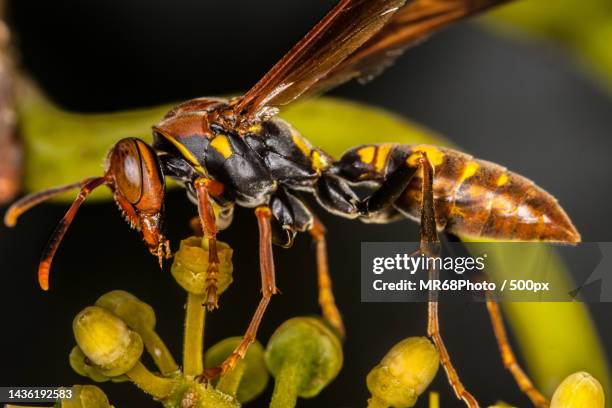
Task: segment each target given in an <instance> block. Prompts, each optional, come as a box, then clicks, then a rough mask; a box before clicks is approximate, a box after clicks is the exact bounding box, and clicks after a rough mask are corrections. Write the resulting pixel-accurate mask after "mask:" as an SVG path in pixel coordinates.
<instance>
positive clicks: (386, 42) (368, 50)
mask: <svg viewBox="0 0 612 408" xmlns="http://www.w3.org/2000/svg"><path fill="white" fill-rule="evenodd" d="M507 1H509V0H477V1H474V0H415V1H413V2H411V3H410V4H408V5H406V6H405V7H403V8H402V9H401V10H399V11H398V12H397V13H395V14H394V15H393V17H392V18H391V19H390V20H389V21H388V22H387V24H386V25H385V26H384V27H383V28H382V29H381V30H380V31H378V32H377V33H376V34H375V35H374V36H372V37H371V38H370V39H369V40H368V41H367V42H366V43H364V44H363V45H362V46H361V47H359V48H358V49H357V50H356V51H355V52H353V53H352V54H351V55H349V56H348V57H347V58H346V59H344V60H343V61H342V62H341V63H340V64H338V65H336V66H335V67H334V69H332V70H331V71H329V73H328V74H327V75H326V76H325V77H322V78H321V79H320V80H319V81H318V82H317V83H316V84H314V85H313V86H311V88H310V89H309V90H308V93H307V94H308V95H312V94H319V93H323V92H326V91H328V90H329V89H331V88H333V87H335V86H338V85H340V84H342V83H344V82H347V81H349V80H351V79H354V78H358V79H359V80H361V81H364V82H365V81H368V80H370V79H372V78H373V77H374V76H376V75H378V74H379V73H381V72H382V71H383V70H384V69H385V68H387V67H389V66H390V65H392V64H393V62H394V61H395V60H396V59H397V58H398V57H399V56H400V55H401V54H402V53H403V52H404V51H405V50H406V49H408V48H410V47H412V46H414V45H417V44H418V43H420V42H421V41H423V40H424V39H426V38H427V37H428V36H429V35H430V34H432V33H433V32H434V31H436V30H438V29H440V28H442V27H445V26H447V25H449V24H452V23H454V22H456V21H457V20H461V19H463V18H465V17H469V16H472V15H474V14H477V13H480V12H482V11H484V10H486V9H488V8H490V7H493V6H496V5H498V4H501V3H505V2H507ZM305 94H306V93H305Z"/></svg>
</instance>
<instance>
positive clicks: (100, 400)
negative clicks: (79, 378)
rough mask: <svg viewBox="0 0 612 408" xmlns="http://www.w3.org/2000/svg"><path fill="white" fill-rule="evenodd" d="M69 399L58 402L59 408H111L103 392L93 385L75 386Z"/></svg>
mask: <svg viewBox="0 0 612 408" xmlns="http://www.w3.org/2000/svg"><path fill="white" fill-rule="evenodd" d="M72 391H73V393H74V395H73V397H72V398H70V399H65V400H60V401H59V402H58V403H57V404H56V407H59V408H113V406H112V405H111V404H110V402H108V398H107V397H106V394H104V391H102V390H101V389H100V388H98V387H96V386H95V385H75V386H74V387H73V388H72Z"/></svg>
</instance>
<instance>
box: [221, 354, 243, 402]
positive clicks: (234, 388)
mask: <svg viewBox="0 0 612 408" xmlns="http://www.w3.org/2000/svg"><path fill="white" fill-rule="evenodd" d="M245 370H246V364H245V362H244V361H243V360H240V361H239V362H238V363H237V364H236V366H235V367H234V369H233V370H232V371H230V372H229V373H227V374H225V375H224V376H223V377H221V379H220V380H219V384H217V389H218V390H219V391H221V392H223V393H225V394H228V395H231V396H232V397H235V396H236V394H237V393H238V387H239V386H240V382H241V381H242V377H243V375H244V371H245Z"/></svg>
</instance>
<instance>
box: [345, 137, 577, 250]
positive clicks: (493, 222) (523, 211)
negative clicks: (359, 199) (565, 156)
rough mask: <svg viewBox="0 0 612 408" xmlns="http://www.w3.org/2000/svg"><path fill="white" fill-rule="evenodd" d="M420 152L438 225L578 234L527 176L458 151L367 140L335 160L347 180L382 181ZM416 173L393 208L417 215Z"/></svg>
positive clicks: (517, 233) (544, 235)
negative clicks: (430, 171)
mask: <svg viewBox="0 0 612 408" xmlns="http://www.w3.org/2000/svg"><path fill="white" fill-rule="evenodd" d="M423 153H425V154H426V155H427V158H428V159H429V161H430V162H431V164H432V165H433V167H434V178H433V190H434V200H435V210H436V222H437V225H438V228H439V229H441V230H442V229H446V230H447V231H448V232H451V233H453V234H457V235H463V236H467V237H473V238H490V239H497V240H517V241H557V242H579V241H580V234H579V233H578V232H577V231H576V228H575V227H574V226H573V225H572V222H571V221H570V219H569V217H568V216H567V214H566V213H565V211H564V210H563V209H562V208H561V206H560V205H559V204H558V202H557V200H556V199H555V198H554V197H553V196H552V195H550V194H549V193H547V192H546V191H544V190H543V189H542V188H540V187H538V186H537V185H535V183H534V182H532V181H531V180H529V179H527V178H525V177H523V176H520V175H518V174H516V173H513V172H511V171H509V170H507V169H506V168H504V167H502V166H499V165H497V164H495V163H491V162H488V161H485V160H478V159H475V158H473V157H472V156H470V155H468V154H465V153H462V152H459V151H457V150H453V149H448V148H442V147H437V146H430V145H397V144H382V145H366V146H360V147H357V148H355V149H352V150H350V151H348V152H347V153H345V154H344V155H343V157H342V158H341V159H340V161H339V162H338V163H337V164H336V167H337V169H338V172H339V173H340V174H341V175H343V176H344V177H346V178H348V179H349V181H352V182H356V183H358V182H364V181H365V182H375V183H377V184H380V183H382V182H383V181H385V180H387V179H388V177H389V176H390V174H392V173H393V171H395V170H396V169H397V168H398V166H405V165H408V166H417V165H418V160H416V159H417V158H418V157H419V156H420V155H422V154H423ZM421 174H422V173H421V172H418V173H417V174H416V176H415V177H414V178H413V179H412V181H411V182H410V184H409V186H408V188H406V190H405V191H404V193H403V194H402V195H401V196H400V198H399V199H398V200H397V201H396V203H395V207H396V209H397V210H399V211H400V212H402V213H403V214H404V215H406V216H407V217H409V218H412V219H415V220H417V221H419V220H420V215H421V198H422V192H421V181H422V180H421V176H420V175H421Z"/></svg>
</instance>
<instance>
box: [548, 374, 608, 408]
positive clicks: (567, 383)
mask: <svg viewBox="0 0 612 408" xmlns="http://www.w3.org/2000/svg"><path fill="white" fill-rule="evenodd" d="M604 406H605V395H604V390H603V388H602V386H601V384H600V383H599V381H597V380H596V379H595V378H594V377H593V376H592V375H590V374H589V373H586V372H584V371H581V372H577V373H574V374H572V375H570V376H569V377H567V378H566V379H565V380H563V382H561V384H559V386H558V387H557V389H556V390H555V393H554V394H553V397H552V401H551V402H550V408H585V407H589V408H604Z"/></svg>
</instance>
